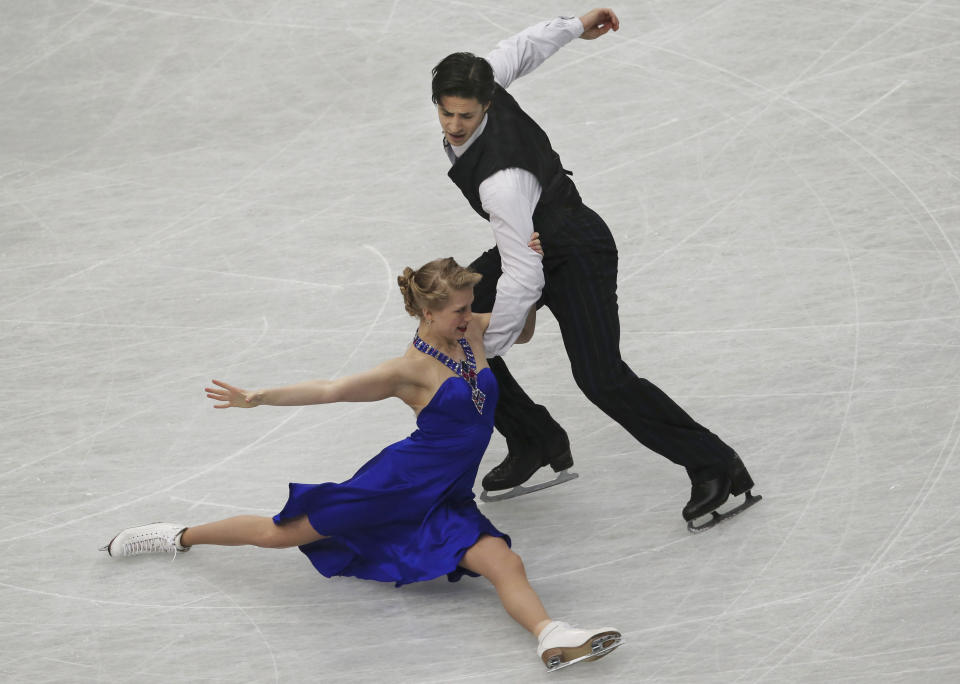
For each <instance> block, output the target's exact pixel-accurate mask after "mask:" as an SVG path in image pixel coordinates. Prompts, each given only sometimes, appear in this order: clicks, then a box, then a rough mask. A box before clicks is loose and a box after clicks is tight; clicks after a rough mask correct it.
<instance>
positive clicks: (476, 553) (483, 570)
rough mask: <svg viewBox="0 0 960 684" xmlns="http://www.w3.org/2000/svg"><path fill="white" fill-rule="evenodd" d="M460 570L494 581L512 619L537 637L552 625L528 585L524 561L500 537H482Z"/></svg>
mask: <svg viewBox="0 0 960 684" xmlns="http://www.w3.org/2000/svg"><path fill="white" fill-rule="evenodd" d="M460 566H461V567H464V568H466V569H467V570H470V571H472V572H475V573H477V574H478V575H483V576H484V577H486V578H487V579H488V580H490V583H491V584H493V586H494V588H495V589H496V590H497V594H498V595H499V596H500V602H501V603H503V607H504V608H505V609H506V611H507V613H508V614H509V615H510V617H512V618H513V619H514V620H516V621H517V622H519V623H520V624H521V625H522V626H523V627H524V628H526V629H527V630H528V631H529V632H530V633H531V634H533V635H534V636H537V635H538V634H539V633H540V631H541V630H542V629H543V628H544V627H545V626H546V625H547V624H549V622H550V616H549V615H547V611H546V610H544V608H543V604H542V603H541V602H540V597H539V596H537V593H536V592H535V591H534V590H533V587H531V586H530V582H528V581H527V573H526V571H525V570H524V568H523V561H522V560H521V559H520V556H518V555H517V554H515V553H514V552H513V551H511V550H510V547H509V546H507V543H506V542H505V541H503V539H501V538H500V537H492V536H490V535H483V536H482V537H480V539H479V540H478V541H477V543H476V544H474V545H473V546H471V547H470V548H469V549H467V552H466V553H465V554H463V558H462V559H461V560H460Z"/></svg>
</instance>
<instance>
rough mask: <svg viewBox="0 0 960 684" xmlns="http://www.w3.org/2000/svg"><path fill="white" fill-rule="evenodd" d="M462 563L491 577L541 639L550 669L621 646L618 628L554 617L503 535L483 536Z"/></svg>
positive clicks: (539, 643)
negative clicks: (586, 626) (585, 625)
mask: <svg viewBox="0 0 960 684" xmlns="http://www.w3.org/2000/svg"><path fill="white" fill-rule="evenodd" d="M460 565H461V567H464V568H466V569H467V570H471V571H473V572H475V573H477V574H480V575H483V576H484V577H486V578H487V579H488V580H490V582H491V583H492V584H493V586H494V588H495V589H496V590H497V594H499V595H500V602H501V603H503V607H504V608H506V610H507V613H509V614H510V617H512V618H513V619H514V620H516V621H517V622H519V623H520V624H521V625H523V626H524V627H525V628H526V629H527V630H529V631H530V633H531V634H533V636H535V637H536V638H537V656H538V657H539V658H540V659H541V660H542V661H543V664H544V665H546V666H547V669H548V670H558V669H560V668H562V667H567V666H568V665H573V664H574V663H578V662H580V661H582V660H596V659H597V658H601V657H603V656H605V655H606V654H608V653H610V651H612V650H613V649H615V648H616V647H617V646H619V645H620V642H621V636H620V632H619V631H618V630H616V629H611V628H603V629H577V628H576V627H572V626H571V625H569V624H567V623H566V622H558V621H556V620H551V619H550V616H548V615H547V611H546V610H544V608H543V604H542V603H541V602H540V597H539V596H537V593H536V592H535V591H534V590H533V587H531V586H530V582H528V581H527V573H526V571H525V570H524V569H523V561H522V560H520V556H518V555H517V554H515V553H514V552H513V551H511V550H510V548H509V547H508V546H507V543H506V542H505V541H503V539H501V538H500V537H492V536H490V535H484V536H482V537H480V539H479V540H478V541H477V543H476V544H474V545H473V546H471V547H470V548H469V549H467V552H466V553H465V554H464V555H463V558H462V559H461V560H460Z"/></svg>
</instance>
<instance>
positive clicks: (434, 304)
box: [397, 257, 482, 318]
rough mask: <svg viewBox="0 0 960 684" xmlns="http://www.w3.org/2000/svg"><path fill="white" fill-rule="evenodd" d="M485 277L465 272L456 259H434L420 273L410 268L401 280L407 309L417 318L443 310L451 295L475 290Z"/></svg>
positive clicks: (401, 288)
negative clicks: (468, 289) (428, 311)
mask: <svg viewBox="0 0 960 684" xmlns="http://www.w3.org/2000/svg"><path fill="white" fill-rule="evenodd" d="M481 278H482V276H481V275H480V274H479V273H474V272H473V271H471V270H470V269H468V268H464V267H463V266H461V265H459V264H458V263H457V262H456V261H454V259H453V257H447V258H445V259H434V260H433V261H431V262H429V263H426V264H424V265H423V266H421V267H420V268H418V269H417V270H416V271H414V270H413V269H412V268H410V267H407V268H405V269H403V275H400V276H397V284H398V285H399V286H400V292H401V293H403V306H404V308H405V309H406V310H407V313H408V314H410V315H411V316H413V317H414V318H422V317H423V312H424V311H425V310H427V309H430V310H433V309H439V308H442V307H443V305H444V304H446V302H447V299H448V298H449V297H450V293H451V292H455V291H457V290H464V289H466V288H468V287H473V286H474V285H476V284H477V283H479V282H480V279H481Z"/></svg>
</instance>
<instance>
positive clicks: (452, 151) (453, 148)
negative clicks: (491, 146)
mask: <svg viewBox="0 0 960 684" xmlns="http://www.w3.org/2000/svg"><path fill="white" fill-rule="evenodd" d="M486 127H487V115H486V114H484V115H483V121H481V122H480V125H479V126H477V130H475V131H474V132H473V135H471V136H470V137H469V138H467V142H465V143H463V144H462V145H451V144H450V141H449V140H447V136H443V149H444V150H446V151H447V156H448V157H449V158H450V163H451V164H453V163H454V162H456V161H457V159H459V158H460V157H461V156H462V155H463V153H464V152H466V151H467V150H468V149H470V146H471V145H472V144H473V141H474V140H476V139H477V138H479V137H480V134H481V133H483V129H485V128H486Z"/></svg>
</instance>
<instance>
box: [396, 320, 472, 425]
mask: <svg viewBox="0 0 960 684" xmlns="http://www.w3.org/2000/svg"><path fill="white" fill-rule="evenodd" d="M457 342H459V343H460V347H461V348H462V349H463V355H464V356H465V357H466V360H464V361H454V360H453V359H451V358H450V357H449V356H447V355H446V354H444V353H443V352H442V351H440V350H439V349H437V348H436V347H433V346H431V345H430V344H429V343H428V342H424V341H423V339H421V337H420V335H419V334H417V333H414V334H413V348H414V349H416V350H417V351H421V352H423V353H424V354H426V355H427V356H432V357H433V358H435V359H436V360H437V361H439V362H440V363H442V364H443V365H444V366H446V367H447V368H449V369H450V370H452V371H453V372H454V373H456V374H457V375H459V376H460V377H461V378H463V379H464V380H465V381H466V382H467V384H468V385H470V390H471V392H470V398H471V399H473V405H474V406H476V407H477V412H478V413H480V414H481V415H483V402H484V401H485V400H486V395H485V394H484V393H483V391H482V390H481V389H480V388H479V387H477V360H476V358H475V357H474V355H473V349H471V348H470V343H469V342H467V338H465V337H461V338H460V339H459V340H457Z"/></svg>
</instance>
